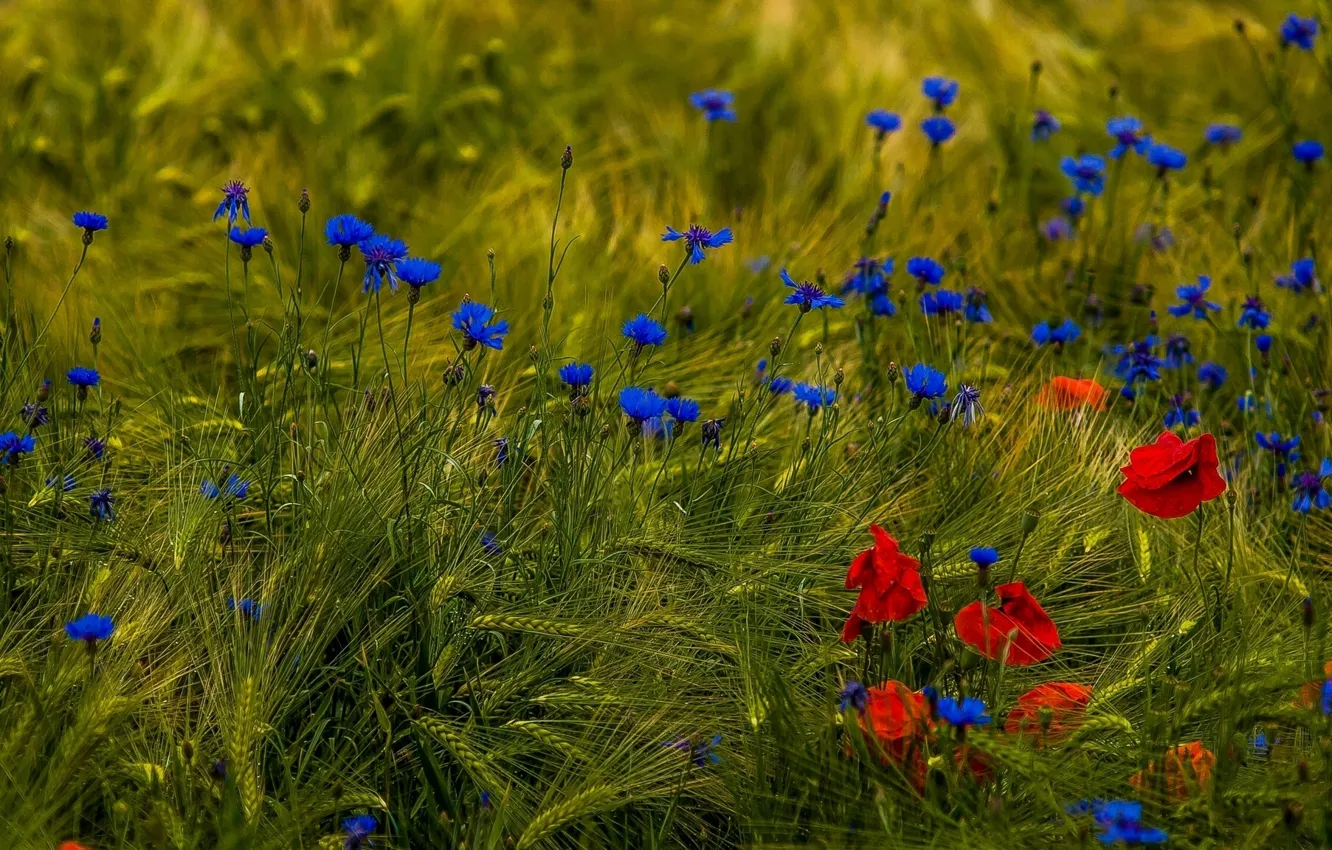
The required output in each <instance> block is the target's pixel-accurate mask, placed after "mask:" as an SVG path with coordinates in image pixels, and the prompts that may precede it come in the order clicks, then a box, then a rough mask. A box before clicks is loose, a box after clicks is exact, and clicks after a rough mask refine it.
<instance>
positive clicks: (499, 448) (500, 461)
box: [490, 437, 509, 466]
mask: <svg viewBox="0 0 1332 850" xmlns="http://www.w3.org/2000/svg"><path fill="white" fill-rule="evenodd" d="M490 442H491V445H493V446H494V447H495V465H496V466H503V465H504V464H506V463H508V462H509V438H508V437H498V438H496V439H494V440H491V441H490Z"/></svg>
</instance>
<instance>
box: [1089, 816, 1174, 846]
mask: <svg viewBox="0 0 1332 850" xmlns="http://www.w3.org/2000/svg"><path fill="white" fill-rule="evenodd" d="M1101 829H1102V832H1101V834H1100V835H1099V836H1097V838H1098V840H1099V841H1100V842H1101V843H1102V844H1127V845H1129V846H1130V847H1134V846H1144V845H1149V844H1164V843H1166V841H1167V839H1169V838H1170V836H1169V835H1168V834H1167V833H1166V832H1165V830H1162V829H1157V828H1156V827H1151V826H1143V825H1142V824H1141V823H1140V822H1138V821H1136V820H1131V821H1130V820H1116V821H1111V822H1109V823H1105V824H1103V825H1102V827H1101Z"/></svg>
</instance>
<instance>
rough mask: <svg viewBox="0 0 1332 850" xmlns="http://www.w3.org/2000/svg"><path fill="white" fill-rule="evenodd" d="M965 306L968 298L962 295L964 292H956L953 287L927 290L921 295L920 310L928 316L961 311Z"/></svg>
mask: <svg viewBox="0 0 1332 850" xmlns="http://www.w3.org/2000/svg"><path fill="white" fill-rule="evenodd" d="M965 306H966V299H965V298H964V297H963V296H962V293H960V292H954V291H953V290H951V289H940V290H936V291H930V292H925V293H922V294H921V296H920V312H922V313H924V314H925V315H926V316H939V315H947V314H949V313H960V312H962V310H963V309H964V307H965Z"/></svg>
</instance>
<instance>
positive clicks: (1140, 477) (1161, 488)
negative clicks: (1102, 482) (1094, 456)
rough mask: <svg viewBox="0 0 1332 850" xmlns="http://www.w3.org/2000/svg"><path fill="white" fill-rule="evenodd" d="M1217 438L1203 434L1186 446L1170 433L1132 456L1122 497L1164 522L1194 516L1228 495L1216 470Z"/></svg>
mask: <svg viewBox="0 0 1332 850" xmlns="http://www.w3.org/2000/svg"><path fill="white" fill-rule="evenodd" d="M1216 467H1217V460H1216V438H1215V437H1213V436H1212V435H1211V434H1203V435H1201V436H1199V437H1197V438H1195V439H1192V440H1189V441H1188V442H1187V443H1186V442H1184V441H1183V440H1181V439H1180V438H1179V437H1176V436H1175V435H1174V434H1172V433H1170V432H1169V431H1167V432H1165V433H1164V434H1162V435H1161V436H1159V437H1157V438H1156V442H1155V443H1153V444H1151V445H1149V446H1139V447H1138V448H1136V449H1134V450H1133V451H1132V452H1130V453H1129V465H1128V466H1125V467H1123V468H1122V469H1120V470H1119V471H1120V472H1122V473H1124V483H1123V484H1120V485H1119V494H1120V495H1121V496H1123V497H1124V498H1125V499H1128V500H1129V502H1130V503H1131V504H1132V505H1133V506H1134V507H1135V508H1137V509H1138V510H1140V511H1142V512H1144V513H1149V514H1151V515H1152V516H1157V517H1161V518H1162V519H1175V518H1176V517H1182V516H1186V515H1188V514H1190V513H1192V512H1193V511H1194V510H1195V509H1196V508H1197V507H1198V506H1199V505H1201V504H1202V503H1203V502H1208V501H1211V500H1212V499H1215V498H1216V497H1217V496H1220V495H1221V494H1222V493H1224V492H1226V481H1225V479H1224V478H1222V477H1221V475H1220V474H1219V473H1218V472H1217V470H1216Z"/></svg>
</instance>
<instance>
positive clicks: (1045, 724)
mask: <svg viewBox="0 0 1332 850" xmlns="http://www.w3.org/2000/svg"><path fill="white" fill-rule="evenodd" d="M1036 722H1037V723H1039V724H1041V731H1042V732H1044V733H1045V734H1047V735H1048V734H1049V733H1050V724H1051V723H1054V709H1052V708H1050V706H1048V705H1043V706H1041V707H1040V708H1039V709H1037V711H1036Z"/></svg>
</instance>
